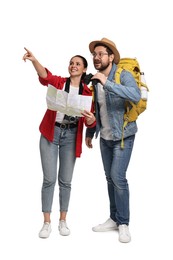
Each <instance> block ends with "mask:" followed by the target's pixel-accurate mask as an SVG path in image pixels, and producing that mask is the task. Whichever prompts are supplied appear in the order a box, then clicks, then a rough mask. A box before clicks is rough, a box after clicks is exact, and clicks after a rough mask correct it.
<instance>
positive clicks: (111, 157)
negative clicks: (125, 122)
mask: <svg viewBox="0 0 173 260" xmlns="http://www.w3.org/2000/svg"><path fill="white" fill-rule="evenodd" d="M134 139H135V135H132V136H130V137H127V138H125V139H124V149H122V148H121V140H120V141H108V140H105V139H103V138H100V150H101V156H102V161H103V166H104V171H105V175H106V180H107V188H108V195H109V202H110V218H111V219H113V220H114V221H115V222H117V224H118V225H122V224H126V225H128V224H129V217H130V211H129V186H128V181H127V179H126V171H127V167H128V164H129V161H130V157H131V153H132V149H133V144H134Z"/></svg>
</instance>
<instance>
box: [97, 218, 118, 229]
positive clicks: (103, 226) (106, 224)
mask: <svg viewBox="0 0 173 260" xmlns="http://www.w3.org/2000/svg"><path fill="white" fill-rule="evenodd" d="M117 229H118V226H117V223H116V222H115V221H113V220H112V219H111V218H109V219H108V220H106V222H104V223H103V224H99V225H98V226H95V227H93V228H92V230H93V231H95V232H106V231H111V230H117Z"/></svg>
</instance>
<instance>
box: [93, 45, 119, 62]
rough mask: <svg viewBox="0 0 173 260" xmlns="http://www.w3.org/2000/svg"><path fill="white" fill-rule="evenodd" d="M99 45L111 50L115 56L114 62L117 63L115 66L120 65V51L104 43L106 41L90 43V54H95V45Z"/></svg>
mask: <svg viewBox="0 0 173 260" xmlns="http://www.w3.org/2000/svg"><path fill="white" fill-rule="evenodd" d="M98 43H101V44H104V45H105V46H108V47H109V49H111V51H112V52H113V54H114V62H115V64H118V63H119V61H120V54H119V52H118V50H117V49H116V48H115V47H114V46H113V45H111V44H109V43H107V42H104V41H93V42H90V44H89V50H90V52H91V53H93V52H94V48H95V45H96V44H98Z"/></svg>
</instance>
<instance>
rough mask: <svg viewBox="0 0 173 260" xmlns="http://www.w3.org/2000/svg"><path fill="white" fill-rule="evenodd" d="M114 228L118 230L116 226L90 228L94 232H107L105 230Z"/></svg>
mask: <svg viewBox="0 0 173 260" xmlns="http://www.w3.org/2000/svg"><path fill="white" fill-rule="evenodd" d="M114 230H118V227H112V228H104V229H97V228H92V231H94V232H107V231H114Z"/></svg>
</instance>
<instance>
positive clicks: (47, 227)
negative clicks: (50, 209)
mask: <svg viewBox="0 0 173 260" xmlns="http://www.w3.org/2000/svg"><path fill="white" fill-rule="evenodd" d="M49 225H50V224H49V223H48V222H45V223H44V225H43V228H42V230H48V229H49Z"/></svg>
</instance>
